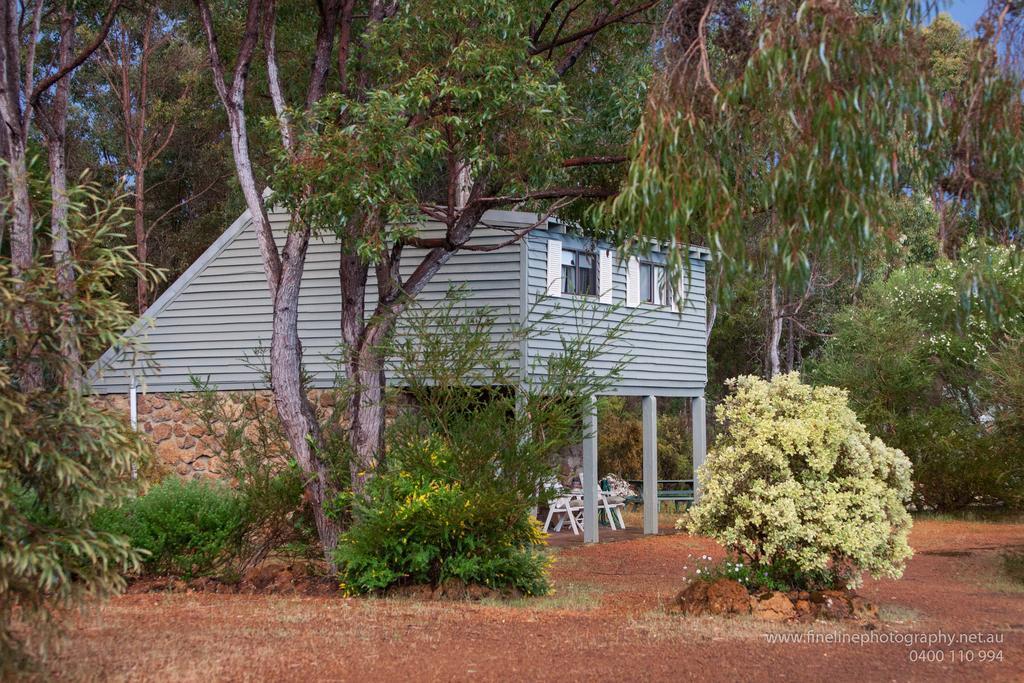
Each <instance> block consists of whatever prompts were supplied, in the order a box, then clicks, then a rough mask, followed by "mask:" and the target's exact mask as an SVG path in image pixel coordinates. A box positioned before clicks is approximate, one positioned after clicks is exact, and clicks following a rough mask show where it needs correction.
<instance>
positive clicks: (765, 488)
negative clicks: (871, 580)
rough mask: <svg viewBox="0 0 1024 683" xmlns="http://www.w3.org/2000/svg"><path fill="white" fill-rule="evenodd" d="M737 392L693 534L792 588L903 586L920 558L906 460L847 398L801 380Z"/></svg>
mask: <svg viewBox="0 0 1024 683" xmlns="http://www.w3.org/2000/svg"><path fill="white" fill-rule="evenodd" d="M730 386H731V388H732V390H733V391H732V393H731V394H730V395H729V396H728V397H727V398H726V399H725V400H724V401H723V402H722V403H721V404H720V405H719V406H718V408H717V409H716V414H717V417H718V420H719V421H720V422H721V423H722V424H724V425H725V428H724V430H723V431H722V432H720V433H719V435H718V437H717V439H716V441H715V444H714V448H713V449H712V450H711V451H710V452H709V454H708V459H707V462H706V463H705V465H704V467H703V468H702V469H701V472H700V474H699V475H698V476H701V477H702V479H703V481H704V494H703V497H702V499H701V501H700V503H699V504H698V505H697V506H695V507H694V508H693V509H692V510H691V512H690V521H689V525H688V526H689V528H690V530H691V531H693V532H695V533H699V534H702V535H707V536H710V537H712V538H714V539H715V540H717V541H719V542H720V543H721V544H722V545H724V546H725V547H726V549H727V550H729V551H730V552H733V553H735V554H736V555H737V556H740V557H742V558H744V561H745V562H746V563H747V564H749V565H750V566H751V568H752V569H754V570H764V569H766V568H768V567H774V569H773V570H772V571H773V572H775V579H777V580H783V579H785V580H786V581H787V583H788V585H790V586H795V585H798V584H800V583H801V582H808V581H811V582H813V583H825V584H828V583H830V584H839V583H843V584H846V585H856V584H858V583H859V582H860V574H861V572H862V571H869V572H870V573H871V574H872V575H873V576H891V577H898V576H900V575H901V574H902V572H903V565H904V562H905V561H906V559H907V558H908V557H909V556H910V554H911V550H910V547H909V546H908V545H907V534H908V532H909V530H910V524H911V520H910V515H909V514H908V513H907V511H906V509H905V507H904V503H905V501H906V500H907V498H908V497H909V495H910V491H911V484H910V462H909V460H907V458H906V457H905V456H904V455H903V453H901V452H900V451H899V450H897V449H894V448H889V447H888V446H886V445H885V444H884V443H882V441H881V440H880V439H878V438H872V437H871V436H869V435H868V433H867V431H866V430H865V429H864V427H863V426H862V425H861V424H860V423H859V422H858V421H857V416H856V415H855V414H854V413H853V411H852V410H850V408H849V407H848V406H847V401H846V393H845V392H844V391H843V390H841V389H836V388H834V387H810V386H808V385H805V384H802V383H801V382H800V379H799V377H798V376H797V375H796V373H791V374H788V375H780V376H778V377H776V378H775V379H774V380H772V381H770V382H768V381H765V380H762V379H759V378H756V377H750V376H747V377H740V378H737V379H735V380H732V381H731V383H730Z"/></svg>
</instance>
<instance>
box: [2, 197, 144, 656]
mask: <svg viewBox="0 0 1024 683" xmlns="http://www.w3.org/2000/svg"><path fill="white" fill-rule="evenodd" d="M69 203H70V207H71V213H70V216H69V219H68V227H69V230H70V234H71V235H72V237H73V239H74V244H75V256H76V264H77V267H78V278H77V281H76V287H77V291H76V297H75V298H74V299H73V300H71V301H70V302H68V301H66V300H62V297H61V295H60V292H58V290H57V285H56V273H55V270H54V268H53V266H52V265H51V264H50V262H49V260H48V259H47V258H46V257H43V256H41V257H39V258H38V259H37V261H36V263H35V265H34V266H33V267H32V268H31V269H29V270H26V271H23V272H21V273H20V274H18V275H15V274H14V273H13V272H12V271H11V267H10V262H9V260H8V259H7V258H6V257H0V672H2V671H4V670H10V669H12V668H14V667H15V666H17V665H19V664H23V663H25V662H26V661H28V658H29V657H30V656H31V655H32V654H38V653H40V652H42V651H43V650H42V647H41V646H42V645H43V644H45V642H46V641H47V635H48V634H50V633H52V631H53V629H52V628H51V627H52V626H54V625H55V623H56V622H55V617H56V616H57V615H58V614H59V613H60V612H61V611H62V610H64V609H66V608H70V607H73V606H76V605H78V604H80V603H81V602H83V601H84V600H86V599H88V598H93V597H102V596H105V595H109V594H111V593H114V592H117V591H118V590H119V589H121V587H122V586H123V580H122V578H121V572H122V571H125V570H127V569H131V568H134V567H136V566H137V565H138V562H139V555H138V553H137V552H136V550H135V549H134V548H132V547H131V545H130V544H129V543H128V541H127V540H126V539H124V538H123V537H120V536H117V535H114V534H110V533H104V532H101V531H98V530H96V529H95V528H94V527H93V526H92V523H91V519H92V516H93V513H94V512H95V511H96V510H97V509H99V508H101V507H103V506H107V505H112V504H114V503H116V502H117V501H118V500H120V499H121V497H122V496H123V495H125V494H126V493H128V492H129V491H130V490H132V489H133V484H132V481H131V478H130V472H131V468H132V465H133V464H136V465H141V464H144V463H145V461H146V459H147V457H148V455H149V454H148V449H147V447H146V446H145V444H144V442H143V441H142V440H141V439H140V438H139V437H138V436H137V435H136V434H135V432H134V431H132V430H131V428H130V427H129V425H128V424H127V422H126V421H125V420H124V418H123V416H120V415H114V414H111V413H108V412H106V411H105V410H103V409H101V408H99V407H97V406H96V405H95V404H94V403H92V402H90V401H89V399H88V397H86V396H84V395H83V394H82V393H81V392H80V391H78V390H76V389H75V388H74V386H73V385H71V384H67V383H65V382H64V381H62V378H67V377H73V376H75V375H77V374H78V373H80V372H81V371H82V368H80V367H74V366H69V361H68V360H67V356H66V355H65V354H64V353H62V350H61V338H62V335H61V329H62V326H64V325H66V324H69V321H72V320H73V321H76V322H77V325H78V331H79V334H78V343H80V344H81V345H82V349H81V351H82V354H81V356H82V357H85V358H88V357H89V356H90V355H94V354H95V353H96V352H97V351H98V350H99V349H101V348H105V347H106V346H109V345H110V344H112V343H114V342H115V341H117V334H118V333H119V332H120V331H121V330H123V329H125V328H126V327H127V326H128V324H129V323H130V322H131V321H132V319H133V316H132V314H131V312H130V311H129V309H128V308H127V307H126V306H125V305H124V304H122V303H121V302H119V301H118V300H117V299H116V298H115V297H114V296H113V295H112V292H111V288H112V287H113V286H114V285H115V284H116V282H117V281H118V280H119V279H121V278H125V277H135V276H144V275H145V274H144V272H143V270H142V269H141V268H140V267H139V266H138V264H137V263H136V262H135V260H134V258H133V256H132V254H131V253H130V252H129V251H128V250H127V249H124V248H120V247H110V246H106V245H110V244H117V243H118V242H119V241H120V240H121V239H122V237H121V236H120V235H118V234H117V233H116V230H117V229H118V228H119V227H121V226H122V225H123V224H124V215H123V214H122V212H121V210H120V209H119V208H118V207H119V203H117V202H108V201H104V200H102V199H100V198H99V197H98V196H97V195H96V194H95V193H94V192H93V191H92V189H90V188H75V189H73V190H72V191H71V196H70V197H69ZM25 310H31V312H32V315H31V319H32V320H33V321H34V325H35V326H34V328H32V329H28V328H26V327H25V326H24V325H23V324H21V323H20V322H19V321H20V320H21V318H18V317H16V316H17V314H18V313H19V312H22V311H25ZM14 349H31V355H29V356H24V355H22V356H20V357H16V356H15V352H14ZM23 362H31V363H36V364H38V367H39V368H40V369H41V370H42V372H43V376H44V378H45V381H44V382H43V384H42V387H41V388H39V389H34V390H26V389H24V388H22V387H20V386H19V384H18V381H17V377H18V376H19V366H18V364H19V363H23Z"/></svg>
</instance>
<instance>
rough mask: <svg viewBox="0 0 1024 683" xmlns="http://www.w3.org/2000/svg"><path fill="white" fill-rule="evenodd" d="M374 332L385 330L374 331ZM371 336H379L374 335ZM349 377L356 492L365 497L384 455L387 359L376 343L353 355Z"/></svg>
mask: <svg viewBox="0 0 1024 683" xmlns="http://www.w3.org/2000/svg"><path fill="white" fill-rule="evenodd" d="M370 329H371V330H373V331H374V332H376V331H378V330H380V329H381V328H379V327H377V326H374V327H372V328H370ZM371 336H373V337H374V338H376V337H377V334H374V333H372V332H371ZM348 376H349V378H350V380H351V382H352V389H351V391H352V395H351V397H350V398H349V402H348V406H347V410H346V413H347V415H346V417H347V419H348V424H349V446H350V447H351V454H350V457H351V460H350V461H349V473H350V474H351V477H352V492H353V493H354V494H355V495H362V494H363V492H364V491H365V489H366V482H367V481H369V480H370V478H371V477H372V476H373V473H374V471H375V470H376V469H377V467H378V466H379V465H381V464H382V460H383V453H384V428H385V418H386V416H385V406H384V382H385V377H384V359H383V358H382V357H381V353H380V348H379V347H378V346H377V344H376V343H371V342H365V343H364V344H363V345H362V347H361V348H359V349H357V350H356V351H355V352H354V353H353V354H352V355H351V361H350V362H349V367H348Z"/></svg>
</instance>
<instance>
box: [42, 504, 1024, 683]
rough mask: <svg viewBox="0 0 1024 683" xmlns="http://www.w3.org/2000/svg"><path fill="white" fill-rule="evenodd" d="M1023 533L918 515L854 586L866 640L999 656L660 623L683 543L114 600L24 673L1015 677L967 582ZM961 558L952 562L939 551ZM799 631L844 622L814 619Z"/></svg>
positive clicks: (1006, 615) (762, 628)
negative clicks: (872, 616) (780, 639)
mask: <svg viewBox="0 0 1024 683" xmlns="http://www.w3.org/2000/svg"><path fill="white" fill-rule="evenodd" d="M1022 542H1024V527H1020V526H1005V527H1001V526H998V525H992V524H974V525H972V524H966V523H962V522H961V523H955V522H939V521H925V522H920V523H919V524H917V525H916V526H915V529H914V533H913V535H912V537H911V543H912V545H914V546H915V547H920V548H928V549H930V550H931V551H932V553H931V554H927V553H921V554H919V555H918V556H916V557H915V558H914V559H913V560H912V561H911V565H910V567H909V568H908V573H907V578H906V579H904V580H902V581H868V582H867V583H866V585H865V587H864V594H865V595H866V596H867V597H868V598H869V599H870V600H872V601H874V602H876V603H877V604H878V605H879V607H880V610H881V616H882V620H883V621H882V625H881V627H882V628H883V629H887V630H890V629H891V630H926V629H927V630H931V629H940V628H941V629H943V630H946V631H970V630H978V631H987V630H992V629H1000V630H1002V632H1004V633H1005V637H1006V641H1005V644H1004V650H1005V654H1006V658H1005V662H1002V663H988V664H979V663H974V664H972V665H971V667H970V668H964V667H960V668H953V669H951V668H949V667H948V664H947V665H943V664H941V663H931V664H929V663H922V662H916V663H914V664H913V665H912V664H910V662H909V661H908V659H907V654H906V650H905V648H901V647H885V646H877V647H843V646H839V645H835V646H829V647H827V648H826V646H822V645H789V644H787V645H770V644H766V643H765V640H764V634H766V633H771V632H786V631H806V630H808V628H809V627H808V625H804V624H795V625H781V626H778V625H766V624H764V623H762V622H758V621H755V620H753V619H751V618H749V617H748V618H732V619H725V618H714V617H701V618H694V617H684V616H679V615H669V614H666V613H665V609H664V607H665V604H666V602H667V601H668V600H669V599H670V596H671V595H672V594H673V593H674V592H675V591H676V590H677V589H678V587H679V584H680V582H681V578H682V573H681V566H682V564H683V563H684V562H685V558H686V556H687V554H688V553H700V552H716V553H719V554H720V552H721V551H720V550H717V551H716V550H714V549H713V547H714V546H713V544H710V543H709V542H707V541H706V540H703V539H697V538H693V537H688V536H685V535H678V534H676V535H665V536H658V537H655V538H639V539H636V540H630V541H622V542H616V543H608V544H601V545H598V546H586V547H584V546H574V547H569V548H564V549H561V550H559V551H558V552H557V555H558V561H557V562H556V563H555V566H554V568H553V581H554V585H555V588H556V592H555V593H554V594H553V595H551V596H548V597H544V598H531V599H524V600H516V601H511V602H503V601H488V602H482V603H450V602H431V601H417V600H410V599H345V598H338V597H323V598H307V597H281V596H265V595H263V596H247V595H215V594H205V593H199V594H155V593H150V594H140V595H128V596H124V597H121V598H118V599H116V600H113V601H111V602H109V603H107V604H106V605H105V606H103V607H101V608H98V609H95V610H93V611H92V612H90V613H87V614H85V615H82V616H80V617H78V618H76V619H74V620H72V621H71V623H70V624H69V629H68V635H67V637H66V639H65V643H64V650H63V653H62V654H61V655H60V656H59V657H57V658H55V659H54V660H53V662H52V663H51V664H50V667H49V669H48V670H47V671H45V672H44V673H43V674H42V675H40V676H39V677H38V678H39V679H40V680H72V681H99V680H103V681H129V680H130V681H136V680H143V681H145V680H159V681H202V682H203V683H207V682H209V681H215V680H233V681H235V680H238V681H247V680H303V679H305V680H310V681H313V680H416V681H419V680H428V681H432V680H439V681H440V680H444V681H450V680H465V679H467V678H474V679H479V680H484V681H491V680H531V681H533V680H560V681H565V680H580V679H584V678H593V677H595V676H599V677H600V678H602V679H604V678H609V679H613V678H627V679H628V678H636V677H638V676H639V677H640V678H642V679H644V680H686V679H696V678H702V679H705V680H720V679H726V680H754V681H758V680H765V681H776V680H777V679H778V677H779V675H780V672H783V675H785V676H787V677H788V678H792V679H794V680H823V679H829V680H835V681H842V680H861V681H863V680H915V679H916V680H934V679H936V678H942V679H945V680H964V679H977V680H981V679H984V680H1022V679H1024V678H1022V677H1024V662H1022V661H1021V660H1020V658H1019V657H1016V656H1015V655H1014V653H1016V652H1021V651H1024V630H1019V629H1014V628H1007V627H1006V626H1005V625H1006V624H1018V623H1020V620H1021V616H1020V615H1021V614H1022V608H1024V604H1022V603H1021V602H1020V599H1019V596H1018V595H1016V594H1013V595H1011V594H1008V593H1005V592H1000V591H994V590H992V588H990V587H987V586H985V585H983V583H982V582H983V581H984V578H983V577H984V576H988V575H993V576H994V575H995V574H996V572H997V570H998V568H999V567H1000V561H1001V554H1000V553H1001V552H1002V551H1003V550H1005V549H1008V548H1013V547H1017V546H1018V545H1020V544H1021V543H1022ZM965 549H966V550H967V551H969V552H962V553H960V554H950V553H951V551H960V550H965ZM812 628H813V630H814V631H815V632H823V631H829V630H837V631H842V630H847V629H852V628H855V627H854V626H836V625H829V624H821V623H816V624H813V626H812Z"/></svg>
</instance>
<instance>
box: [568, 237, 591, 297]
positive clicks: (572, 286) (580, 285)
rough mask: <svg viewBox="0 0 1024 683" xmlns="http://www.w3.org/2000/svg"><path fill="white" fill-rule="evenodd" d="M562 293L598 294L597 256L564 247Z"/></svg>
mask: <svg viewBox="0 0 1024 683" xmlns="http://www.w3.org/2000/svg"><path fill="white" fill-rule="evenodd" d="M562 294H581V295H596V294H597V256H596V255H595V254H594V253H593V252H590V251H580V250H578V249H566V248H565V247H562Z"/></svg>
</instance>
